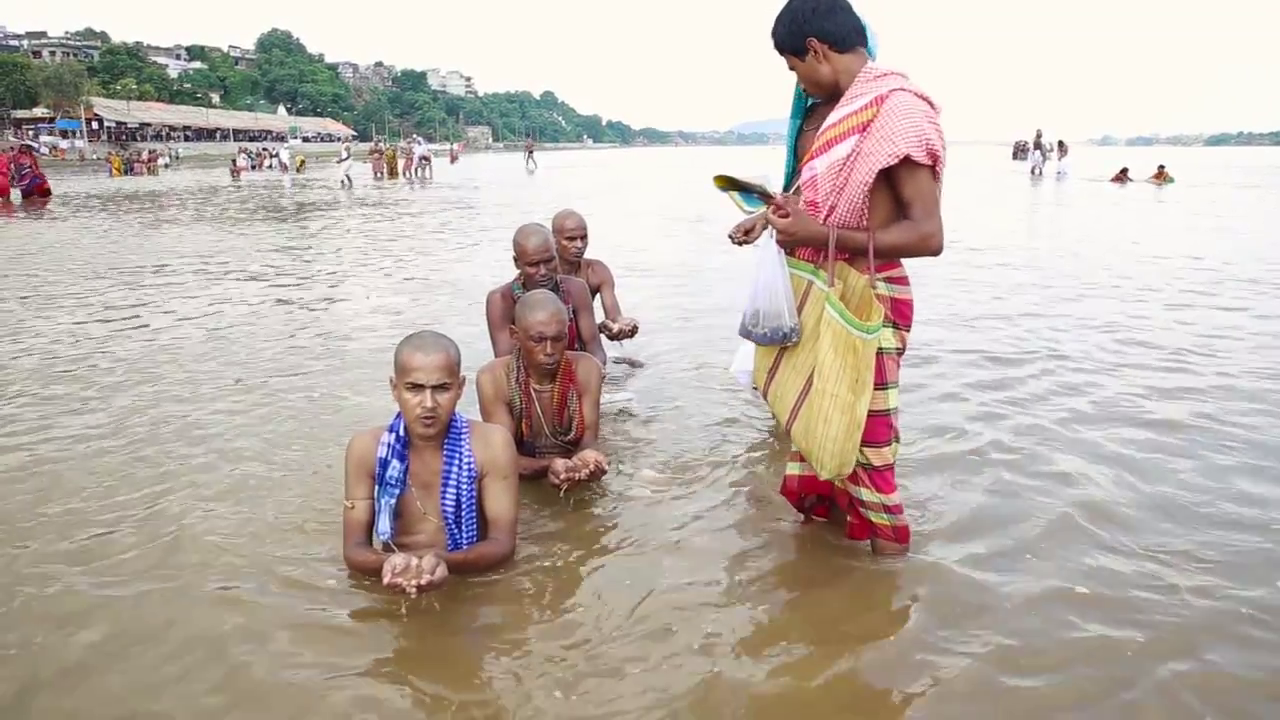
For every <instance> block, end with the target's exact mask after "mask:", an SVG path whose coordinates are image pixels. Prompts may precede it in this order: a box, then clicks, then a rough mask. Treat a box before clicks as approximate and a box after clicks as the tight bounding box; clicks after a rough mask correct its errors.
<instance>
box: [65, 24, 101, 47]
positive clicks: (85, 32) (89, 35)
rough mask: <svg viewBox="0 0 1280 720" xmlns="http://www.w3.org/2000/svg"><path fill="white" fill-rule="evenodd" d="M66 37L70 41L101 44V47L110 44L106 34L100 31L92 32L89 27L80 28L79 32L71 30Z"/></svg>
mask: <svg viewBox="0 0 1280 720" xmlns="http://www.w3.org/2000/svg"><path fill="white" fill-rule="evenodd" d="M67 37H69V38H71V39H72V40H79V41H81V42H96V43H102V44H103V45H109V44H110V43H111V36H110V35H108V34H107V33H106V32H104V31H102V30H94V29H93V28H91V27H85V28H81V29H80V30H72V31H71V32H69V33H67Z"/></svg>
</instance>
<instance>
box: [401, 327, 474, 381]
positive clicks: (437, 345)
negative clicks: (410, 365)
mask: <svg viewBox="0 0 1280 720" xmlns="http://www.w3.org/2000/svg"><path fill="white" fill-rule="evenodd" d="M413 355H418V356H421V357H424V358H436V357H446V358H448V359H449V360H450V361H451V362H452V363H453V366H454V367H456V368H457V369H458V371H459V372H461V371H462V351H461V350H459V349H458V344H457V343H455V342H454V341H453V340H452V339H451V338H450V337H449V336H448V335H445V334H444V333H438V332H436V331H434V330H419V331H418V332H416V333H410V334H408V335H405V336H404V339H403V340H401V341H400V343H399V344H398V345H396V353H395V356H394V360H393V362H394V366H395V369H396V370H397V371H398V370H399V369H400V368H401V367H403V366H404V360H405V359H406V358H408V357H410V356H413Z"/></svg>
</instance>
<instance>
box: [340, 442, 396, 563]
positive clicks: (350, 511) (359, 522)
mask: <svg viewBox="0 0 1280 720" xmlns="http://www.w3.org/2000/svg"><path fill="white" fill-rule="evenodd" d="M374 452H375V449H374V448H373V447H371V446H370V443H369V442H368V440H367V438H365V437H364V436H362V435H356V436H355V437H353V438H351V442H349V443H347V459H346V473H345V474H346V478H345V481H344V483H343V484H344V486H345V489H344V495H343V502H342V560H343V562H345V563H346V565H347V569H348V570H350V571H351V572H354V573H359V574H360V575H365V576H368V577H374V578H376V577H381V576H382V563H383V562H384V561H385V560H386V559H387V554H386V553H384V552H382V551H381V550H378V549H377V548H375V547H374V546H373V540H372V537H373V471H374Z"/></svg>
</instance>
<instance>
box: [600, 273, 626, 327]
mask: <svg viewBox="0 0 1280 720" xmlns="http://www.w3.org/2000/svg"><path fill="white" fill-rule="evenodd" d="M596 268H597V270H598V272H599V273H600V305H601V307H603V308H604V319H605V320H610V321H612V322H618V321H619V320H621V319H622V318H623V315H622V306H621V305H620V304H618V292H617V288H616V286H615V284H614V281H613V271H612V270H610V269H609V266H608V265H605V264H604V263H599V264H598V265H596Z"/></svg>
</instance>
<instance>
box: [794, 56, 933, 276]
mask: <svg viewBox="0 0 1280 720" xmlns="http://www.w3.org/2000/svg"><path fill="white" fill-rule="evenodd" d="M946 152H947V150H946V140H945V139H944V138H943V134H942V125H941V124H940V123H939V122H938V108H937V106H936V105H935V104H934V102H933V100H931V99H930V98H929V96H928V95H925V94H924V91H922V90H920V89H919V88H917V87H916V86H915V85H913V84H911V82H910V80H908V79H907V76H905V75H903V74H901V73H898V72H894V71H892V70H886V69H884V68H882V67H880V66H878V65H876V64H875V63H873V62H868V63H867V64H866V66H864V67H863V68H862V71H861V72H859V73H858V77H857V79H856V80H855V81H854V83H853V85H852V86H850V87H849V89H848V90H847V91H846V92H845V94H844V97H843V98H841V99H840V102H839V103H838V104H837V105H836V107H835V109H834V110H832V111H831V115H829V116H828V117H827V119H826V121H825V122H823V124H822V127H821V128H820V129H819V130H818V135H817V137H815V138H814V141H813V147H812V148H811V149H810V150H809V154H808V155H807V156H805V160H804V163H803V165H802V166H801V168H800V193H801V197H802V200H803V202H804V208H805V212H807V213H809V215H810V216H812V217H814V218H815V219H817V220H818V222H820V223H822V224H824V225H834V226H835V227H837V228H846V229H862V228H866V226H867V217H868V212H869V208H870V199H871V184H872V182H874V181H875V179H876V175H878V174H879V173H880V171H881V170H884V169H885V168H889V167H892V166H894V165H896V164H898V163H900V162H902V161H903V160H912V161H914V162H917V163H919V164H921V165H925V166H929V167H932V168H933V171H934V175H935V176H936V177H937V179H938V183H939V184H941V183H942V169H943V165H944V164H945V163H946ZM792 255H794V256H795V257H796V258H798V259H800V260H804V261H805V262H810V263H814V264H819V263H823V262H825V260H826V255H827V251H826V249H825V248H824V249H821V250H819V249H816V248H798V249H796V250H794V251H792ZM835 259H837V260H848V259H849V256H848V254H847V253H843V252H840V251H839V250H837V251H836V253H835Z"/></svg>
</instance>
